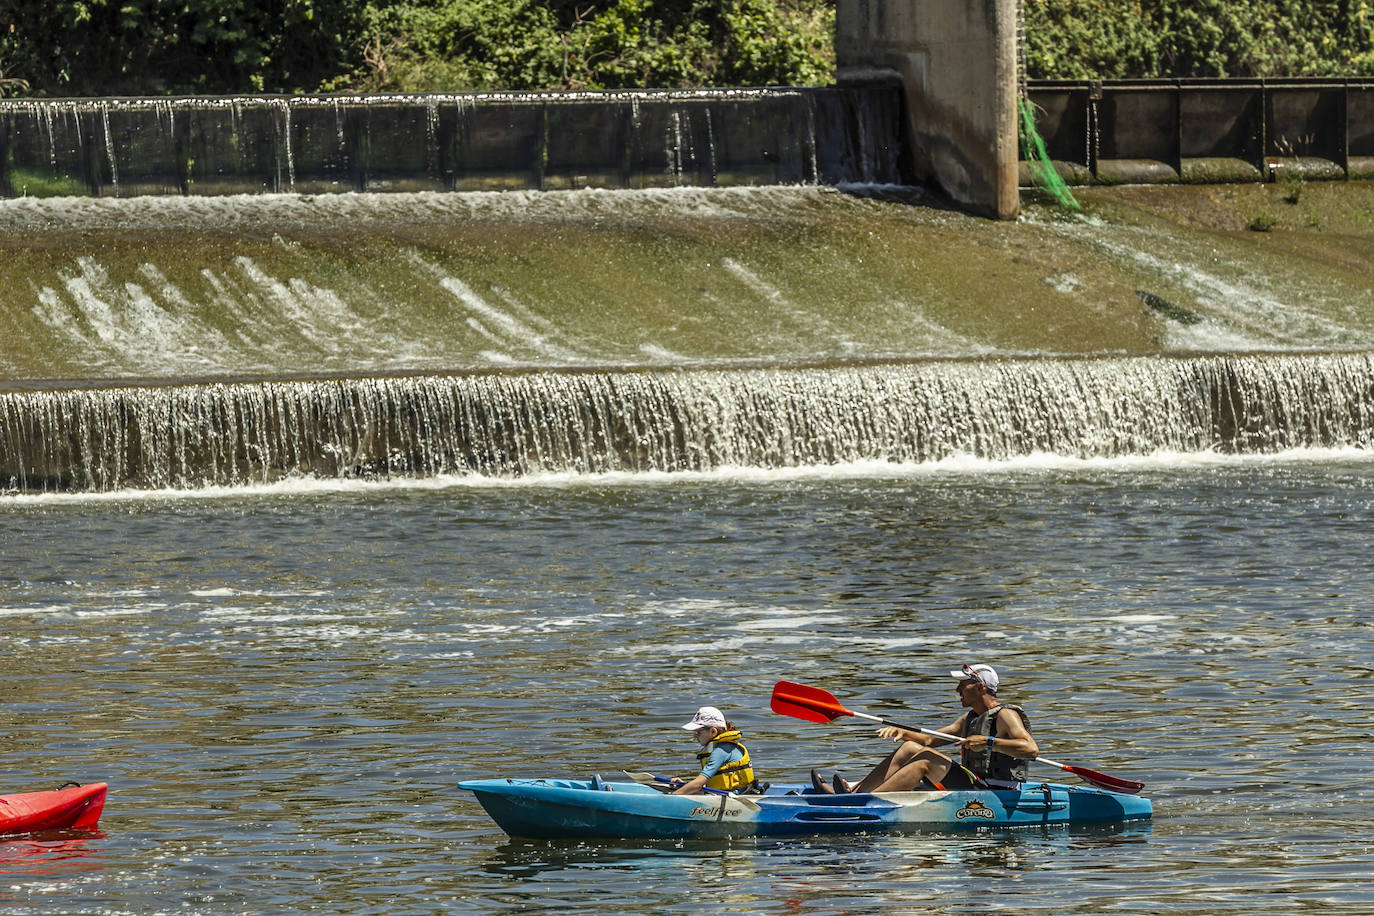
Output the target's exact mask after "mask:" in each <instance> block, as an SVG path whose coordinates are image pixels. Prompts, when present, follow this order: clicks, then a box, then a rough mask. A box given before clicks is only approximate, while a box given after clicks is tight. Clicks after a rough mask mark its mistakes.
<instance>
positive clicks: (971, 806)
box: [954, 801, 997, 821]
mask: <svg viewBox="0 0 1374 916" xmlns="http://www.w3.org/2000/svg"><path fill="white" fill-rule="evenodd" d="M954 816H955V817H956V818H958V819H959V820H961V821H966V820H968V819H969V818H978V819H981V820H985V821H991V820H995V819H996V817H997V815H996V814H995V813H993V810H992V809H991V808H989V807H988V806H987V805H985V804H983V803H982V802H980V801H971V802H967V803H965V804H964V807H962V808H960V809H959V810H958V811H956V812H954Z"/></svg>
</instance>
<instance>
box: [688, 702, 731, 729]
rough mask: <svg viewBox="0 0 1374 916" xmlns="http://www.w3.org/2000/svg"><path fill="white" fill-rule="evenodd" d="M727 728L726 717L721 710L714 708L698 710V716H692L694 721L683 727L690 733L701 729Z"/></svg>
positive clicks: (705, 707)
mask: <svg viewBox="0 0 1374 916" xmlns="http://www.w3.org/2000/svg"><path fill="white" fill-rule="evenodd" d="M712 726H714V727H715V728H725V727H726V725H725V716H723V715H721V712H720V710H719V709H716V708H715V707H714V706H703V707H701V708H700V709H698V710H697V714H696V715H695V716H692V721H691V722H688V723H687V724H686V725H684V726H682V727H683V728H685V729H687V730H688V731H689V732H694V731H696V730H697V729H699V728H710V727H712Z"/></svg>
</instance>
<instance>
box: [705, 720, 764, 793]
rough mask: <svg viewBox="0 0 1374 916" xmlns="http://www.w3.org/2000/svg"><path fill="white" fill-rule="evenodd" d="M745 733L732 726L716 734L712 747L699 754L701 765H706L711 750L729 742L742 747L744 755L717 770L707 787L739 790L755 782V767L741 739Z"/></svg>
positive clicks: (727, 790) (707, 781)
mask: <svg viewBox="0 0 1374 916" xmlns="http://www.w3.org/2000/svg"><path fill="white" fill-rule="evenodd" d="M742 738H743V735H741V734H740V732H739V729H737V728H732V729H730V730H729V731H725V732H721V733H720V734H719V735H716V738H715V741H714V742H713V745H712V747H711V748H709V749H707V750H703V751H702V752H701V753H699V754H697V759H698V760H700V761H701V765H702V766H705V765H706V761H707V759H708V758H709V757H710V756H711V752H712V751H714V750H715V745H719V744H729V745H732V746H734V747H737V748H739V749H740V751H741V752H743V754H744V756H743V757H741V758H740V759H738V760H731V761H730V762H728V763H726V764H725V765H724V766H722V767H721V768H720V769H719V770H717V771H716V775H714V776H712V777H711V778H710V779H708V780H706V787H707V788H709V789H722V790H724V791H726V792H737V791H739V790H740V789H747V788H749V787H750V786H752V785H753V784H754V767H753V766H752V765H751V764H750V763H749V749H748V748H747V747H745V746H744V742H743V741H742V740H741V739H742Z"/></svg>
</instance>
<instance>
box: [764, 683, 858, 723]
mask: <svg viewBox="0 0 1374 916" xmlns="http://www.w3.org/2000/svg"><path fill="white" fill-rule="evenodd" d="M772 707H773V712H776V713H778V714H780V715H784V716H792V717H793V718H794V719H805V720H806V721H807V722H833V721H834V720H836V719H838V718H840V717H841V716H852V715H854V713H852V712H850V711H849V710H847V709H845V708H844V706H843V705H841V704H840V701H839V700H837V699H835V697H834V696H833V695H832V694H830V693H828V692H827V691H824V690H822V689H820V688H819V687H808V686H806V685H805V684H795V683H793V682H792V681H778V682H777V683H776V684H774V685H773V702H772Z"/></svg>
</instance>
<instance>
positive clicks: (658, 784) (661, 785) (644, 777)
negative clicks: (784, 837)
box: [621, 770, 759, 811]
mask: <svg viewBox="0 0 1374 916" xmlns="http://www.w3.org/2000/svg"><path fill="white" fill-rule="evenodd" d="M621 772H623V773H624V774H625V775H626V776H628V777H630V778H631V779H633V780H634V781H635V782H637V783H639V784H640V785H642V786H653V787H654V788H655V789H660V790H662V791H664V792H667V791H669V789H670V787H671V786H672V785H673V780H672V778H671V777H669V776H655V775H654V774H653V773H631V772H630V771H629V770H622V771H621ZM700 791H701V792H702V794H704V795H723V796H725V797H726V798H728V799H730V800H731V801H737V802H739V803H740V804H742V805H744V807H746V808H748V809H749V810H750V811H757V810H759V806H758V802H755V801H753V800H752V799H749V798H746V797H745V796H743V795H736V794H735V793H734V792H727V791H725V790H724V789H712V788H710V787H709V786H702V787H701V790H700Z"/></svg>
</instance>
